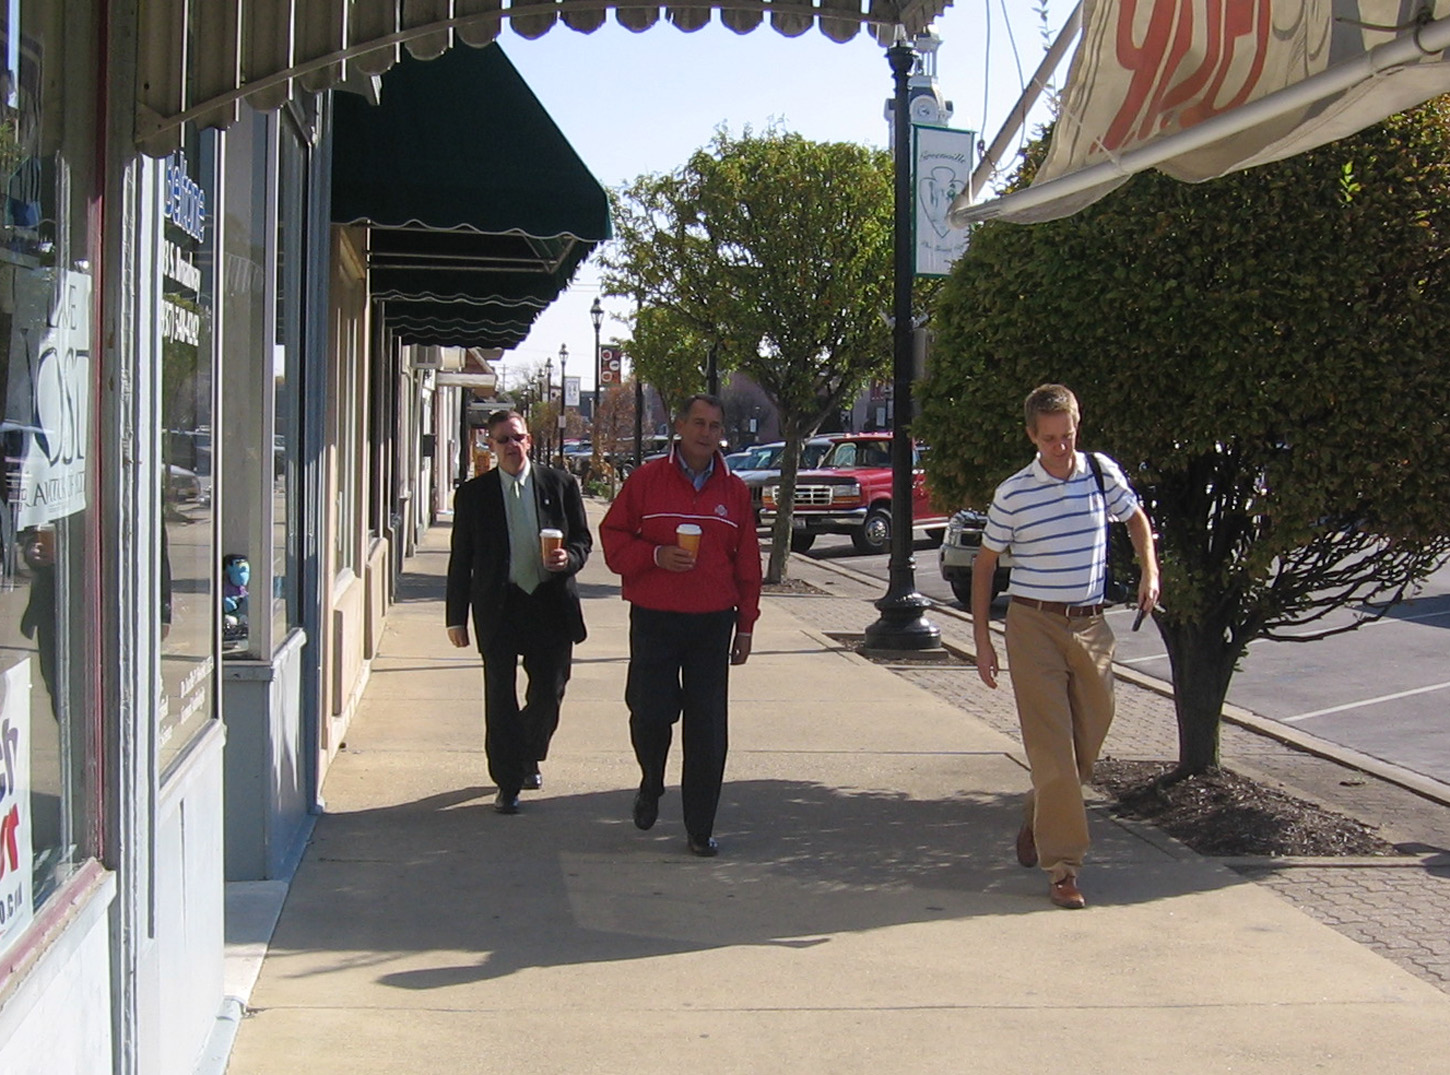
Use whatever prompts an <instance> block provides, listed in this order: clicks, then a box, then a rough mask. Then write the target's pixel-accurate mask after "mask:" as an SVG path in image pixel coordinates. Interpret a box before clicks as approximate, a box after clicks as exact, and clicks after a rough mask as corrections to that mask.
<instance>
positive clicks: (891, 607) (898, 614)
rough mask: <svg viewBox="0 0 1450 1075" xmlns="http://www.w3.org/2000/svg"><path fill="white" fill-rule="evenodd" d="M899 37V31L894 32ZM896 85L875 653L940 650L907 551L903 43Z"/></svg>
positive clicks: (870, 641) (906, 51)
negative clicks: (887, 463) (887, 531)
mask: <svg viewBox="0 0 1450 1075" xmlns="http://www.w3.org/2000/svg"><path fill="white" fill-rule="evenodd" d="M897 32H898V34H899V33H900V31H899V30H898V31H897ZM886 59H887V61H888V62H889V63H890V64H891V73H892V75H893V76H894V78H895V82H896V108H895V113H896V118H895V121H894V124H893V129H892V133H893V134H894V135H895V146H894V154H895V164H896V177H895V180H896V181H895V217H894V227H895V231H896V235H895V244H894V253H895V259H894V260H895V275H896V279H895V289H894V292H893V303H892V314H893V323H892V326H891V336H892V344H893V349H892V391H891V400H892V403H891V564H890V568H889V581H888V583H887V587H886V594H885V596H884V597H882V598H881V599H880V600H878V601H877V602H876V607H877V609H879V610H880V612H881V617H880V619H878V620H877V621H876V622H875V623H873V624H870V625H869V626H868V627H867V628H866V645H867V647H868V648H870V649H881V650H925V649H937V648H939V647H940V646H941V628H939V627H937V626H936V624H934V623H932V622H931V621H930V620H928V619H927V618H926V615H925V613H926V610H927V609H928V608H930V607H931V599H930V598H928V597H924V596H922V595H921V594H919V593H917V591H916V557H915V556H913V555H912V552H911V487H912V473H911V470H912V466H911V463H912V445H911V418H912V414H911V412H912V403H911V376H912V373H913V370H912V357H913V356H912V333H913V328H914V326H913V324H912V317H911V283H912V277H913V275H914V273H913V271H912V257H911V254H912V236H911V171H912V167H911V116H910V115H909V114H908V110H907V106H908V103H909V102H908V100H907V97H908V89H907V80H908V78H909V77H910V76H911V69H912V67H913V66H914V65H915V63H916V53H915V51H914V50H913V49H912V47H911V45H910V44H908V43H907V42H906V41H905V40H903V39H901V38H898V40H897V42H896V44H894V45H892V46H891V47H890V48H889V49H887V50H886Z"/></svg>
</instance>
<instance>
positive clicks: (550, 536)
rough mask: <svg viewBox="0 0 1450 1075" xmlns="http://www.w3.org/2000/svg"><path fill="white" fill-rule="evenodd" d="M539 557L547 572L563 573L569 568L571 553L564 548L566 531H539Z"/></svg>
mask: <svg viewBox="0 0 1450 1075" xmlns="http://www.w3.org/2000/svg"><path fill="white" fill-rule="evenodd" d="M539 556H540V558H541V559H542V560H543V562H544V570H545V571H563V570H564V569H565V568H566V567H568V566H569V551H568V550H567V549H565V548H564V531H562V530H555V529H553V528H552V527H545V528H544V529H543V530H540V531H539Z"/></svg>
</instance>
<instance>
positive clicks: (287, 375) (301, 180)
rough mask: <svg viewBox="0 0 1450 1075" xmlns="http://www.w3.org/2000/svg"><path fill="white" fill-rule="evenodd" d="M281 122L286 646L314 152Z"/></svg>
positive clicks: (279, 366)
mask: <svg viewBox="0 0 1450 1075" xmlns="http://www.w3.org/2000/svg"><path fill="white" fill-rule="evenodd" d="M275 122H276V123H277V127H278V129H277V192H278V196H277V274H276V285H277V292H276V294H277V320H276V341H275V346H274V347H273V348H272V385H273V403H274V407H275V413H274V420H275V433H276V436H275V440H276V444H275V447H274V450H275V453H276V458H277V467H276V475H275V479H274V481H273V485H272V504H273V509H272V510H273V516H272V547H271V556H272V576H273V584H272V631H273V637H274V638H275V639H276V640H277V642H278V643H279V644H280V643H281V642H282V640H283V639H285V638H286V637H287V632H288V631H289V630H290V629H291V628H293V627H296V626H299V625H300V623H301V612H300V609H299V607H298V602H297V593H298V591H297V573H298V567H299V555H298V548H299V546H298V537H299V535H298V528H299V526H300V521H301V514H300V512H299V511H298V510H297V463H298V457H299V453H300V451H301V443H302V409H301V398H300V393H299V391H298V385H299V383H300V381H301V370H302V316H303V309H302V295H303V289H304V280H303V265H304V262H305V251H306V246H305V243H306V232H305V223H306V218H305V215H304V213H303V207H304V206H305V204H306V191H307V186H306V176H307V151H306V149H305V148H304V145H303V140H302V137H301V134H300V132H299V131H298V130H297V129H296V126H295V123H294V121H293V119H292V117H291V116H290V114H288V113H285V112H284V113H282V114H279V115H278V116H277V118H276V120H275Z"/></svg>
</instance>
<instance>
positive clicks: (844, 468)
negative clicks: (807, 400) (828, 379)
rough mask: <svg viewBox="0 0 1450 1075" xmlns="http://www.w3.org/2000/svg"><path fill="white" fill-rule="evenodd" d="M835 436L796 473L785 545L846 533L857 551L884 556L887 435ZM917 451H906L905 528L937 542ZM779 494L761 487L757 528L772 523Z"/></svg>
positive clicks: (939, 530) (939, 523) (938, 528)
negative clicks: (820, 456)
mask: <svg viewBox="0 0 1450 1075" xmlns="http://www.w3.org/2000/svg"><path fill="white" fill-rule="evenodd" d="M835 438H838V439H836V443H835V444H833V445H832V446H831V449H830V451H828V452H827V453H826V455H825V458H824V459H822V460H821V462H820V464H819V465H818V466H817V467H816V468H814V469H812V470H802V471H801V472H800V473H799V474H797V475H796V487H795V514H794V523H793V529H792V533H791V541H790V547H791V548H792V549H794V550H795V551H796V552H804V551H805V550H807V549H809V548H810V547H811V546H812V545H813V544H815V540H816V535H817V534H847V535H849V536H850V538H851V543H852V544H853V545H855V546H856V548H857V550H858V551H860V552H885V551H886V550H887V549H888V548H890V545H891V434H890V433H856V434H851V435H847V436H841V435H839V434H835V435H833V439H835ZM923 451H924V449H922V448H921V447H920V446H919V445H916V446H913V448H912V471H911V474H912V477H911V489H912V493H911V525H912V527H913V529H920V530H925V531H926V532H927V534H928V536H930V537H932V538H934V539H936V540H940V539H941V536H942V535H943V534H944V533H945V532H946V526H947V516H946V515H944V514H943V513H941V512H940V511H937V510H935V509H934V508H933V507H932V505H931V497H930V495H929V494H928V493H927V489H926V475H925V474H923V473H922V469H921V456H922V452H923ZM779 493H780V485H779V483H778V482H771V483H769V484H767V485H766V486H765V489H764V491H763V496H762V505H761V507H762V511H761V523H762V525H769V524H770V523H771V521H772V520H774V518H775V509H776V506H777V503H778V497H779Z"/></svg>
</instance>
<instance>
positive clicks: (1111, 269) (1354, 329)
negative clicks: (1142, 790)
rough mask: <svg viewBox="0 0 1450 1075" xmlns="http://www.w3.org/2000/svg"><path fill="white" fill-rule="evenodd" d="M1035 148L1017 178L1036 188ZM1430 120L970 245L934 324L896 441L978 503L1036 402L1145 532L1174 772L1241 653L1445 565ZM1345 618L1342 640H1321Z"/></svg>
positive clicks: (1445, 412) (1202, 737)
mask: <svg viewBox="0 0 1450 1075" xmlns="http://www.w3.org/2000/svg"><path fill="white" fill-rule="evenodd" d="M1041 148H1042V147H1041V145H1040V144H1039V145H1037V146H1036V147H1035V150H1036V151H1035V153H1033V154H1030V155H1029V159H1028V163H1027V165H1026V166H1025V167H1024V169H1023V174H1022V175H1021V176H1020V177H1019V180H1018V182H1019V183H1023V182H1026V181H1027V180H1029V179H1030V178H1031V174H1032V171H1033V168H1034V167H1035V165H1036V162H1037V161H1039V160H1040V157H1041ZM1447 255H1450V103H1447V101H1446V100H1444V99H1442V100H1439V101H1434V102H1431V103H1430V104H1428V105H1425V106H1422V107H1421V108H1419V109H1417V110H1415V111H1413V112H1410V113H1407V114H1404V115H1401V116H1396V117H1393V118H1391V119H1390V120H1387V121H1386V122H1384V123H1382V124H1380V125H1378V126H1376V127H1373V128H1370V129H1368V130H1366V131H1362V132H1360V133H1359V134H1357V135H1355V136H1353V137H1350V138H1346V139H1344V140H1342V141H1340V142H1336V143H1333V144H1331V145H1328V146H1325V147H1323V148H1321V149H1318V150H1315V151H1313V152H1311V153H1307V154H1304V155H1302V156H1298V157H1293V158H1290V159H1288V160H1285V161H1282V162H1279V163H1277V164H1271V165H1267V166H1264V167H1262V168H1258V169H1254V170H1251V171H1247V172H1242V173H1238V174H1235V175H1232V176H1228V177H1225V178H1222V179H1218V180H1215V181H1212V182H1209V183H1204V184H1201V185H1187V184H1183V183H1179V182H1176V181H1174V180H1171V179H1168V178H1166V177H1164V176H1162V175H1159V174H1156V173H1151V174H1143V175H1140V176H1138V177H1136V178H1135V179H1134V180H1132V181H1131V182H1130V183H1129V184H1128V185H1126V186H1125V187H1123V188H1122V189H1120V190H1119V191H1117V192H1116V193H1114V194H1112V195H1110V196H1109V197H1108V198H1105V199H1104V200H1103V201H1101V202H1099V203H1098V204H1097V205H1095V206H1093V207H1091V208H1089V209H1087V210H1084V211H1083V212H1081V213H1078V214H1077V215H1076V216H1073V217H1069V218H1067V219H1064V220H1059V221H1054V222H1051V223H1046V224H1038V225H1032V226H1026V227H1023V226H1018V225H1012V224H1005V223H994V224H987V225H983V226H981V227H980V228H979V229H978V230H977V231H976V232H975V233H974V234H973V236H972V243H971V248H970V250H969V251H968V253H967V254H966V256H965V257H963V258H962V259H961V261H960V262H958V264H957V266H956V269H955V271H954V273H953V275H952V276H951V278H950V279H949V280H948V281H947V283H946V285H945V287H944V289H943V292H942V294H941V296H940V301H939V303H938V306H937V310H936V312H935V315H934V320H935V325H936V329H937V347H936V351H935V354H936V359H935V365H934V368H933V369H932V371H931V373H930V376H929V378H928V379H927V380H926V382H925V383H924V385H923V387H922V391H921V399H922V414H921V418H920V420H919V422H918V425H917V428H918V430H920V431H921V432H922V434H923V435H924V436H926V437H927V438H928V439H929V440H930V441H931V443H932V445H933V450H932V453H931V456H930V457H929V460H928V464H927V465H928V469H929V472H930V479H931V481H932V484H933V486H934V488H935V489H936V490H937V491H938V492H939V493H940V494H944V495H945V496H949V497H951V498H952V499H955V500H960V501H961V502H964V503H967V504H975V505H979V506H980V505H984V504H986V503H987V501H988V499H989V498H990V494H991V490H992V488H993V486H994V485H995V484H996V483H997V482H998V481H999V480H1001V479H1002V478H1004V477H1006V476H1007V475H1008V474H1009V473H1011V472H1012V471H1014V470H1016V469H1017V468H1018V467H1020V466H1021V465H1022V462H1023V459H1024V453H1025V451H1026V450H1027V449H1028V448H1029V445H1028V443H1027V441H1026V438H1025V436H1024V434H1023V417H1022V410H1021V408H1022V400H1023V399H1024V397H1025V396H1026V395H1027V393H1028V392H1029V391H1030V390H1031V389H1032V388H1033V387H1035V386H1036V385H1038V384H1040V383H1042V382H1046V381H1058V382H1062V383H1064V384H1067V385H1068V386H1069V387H1071V388H1073V390H1074V391H1075V392H1076V393H1077V394H1078V397H1079V399H1080V400H1081V402H1082V407H1083V422H1082V430H1081V433H1080V436H1079V445H1080V446H1082V447H1085V448H1092V449H1102V450H1105V451H1107V452H1108V453H1109V454H1111V455H1112V456H1114V457H1115V458H1116V459H1118V460H1119V461H1120V462H1122V463H1123V465H1124V468H1125V469H1126V470H1127V472H1128V474H1129V477H1130V478H1131V479H1132V480H1133V481H1134V483H1135V485H1136V487H1137V489H1138V491H1139V493H1140V495H1141V496H1142V498H1143V501H1144V507H1145V508H1146V509H1147V511H1148V514H1149V516H1150V518H1151V519H1152V520H1153V523H1154V526H1155V529H1156V531H1157V533H1158V535H1159V558H1160V561H1161V566H1162V573H1163V598H1162V606H1163V607H1162V609H1161V610H1160V611H1158V612H1157V613H1156V614H1155V617H1154V618H1155V620H1156V621H1157V624H1158V628H1159V631H1160V632H1161V634H1162V637H1163V640H1164V643H1165V646H1166V649H1167V651H1168V656H1169V659H1170V662H1171V666H1172V674H1173V683H1174V688H1175V703H1176V706H1177V718H1178V731H1179V760H1178V766H1177V768H1176V769H1175V770H1174V772H1173V773H1172V774H1169V777H1168V778H1167V779H1170V780H1171V779H1175V778H1176V777H1178V776H1183V775H1188V774H1191V773H1196V772H1200V771H1202V770H1204V769H1206V768H1208V767H1210V766H1213V765H1216V764H1217V762H1218V750H1219V728H1220V719H1221V713H1222V708H1223V702H1224V698H1225V696H1226V694H1227V692H1228V686H1229V682H1230V680H1231V678H1232V676H1233V673H1234V670H1235V668H1236V667H1237V663H1238V661H1239V660H1240V658H1242V656H1243V655H1244V653H1245V650H1246V647H1247V646H1248V644H1249V643H1250V642H1252V641H1254V640H1255V639H1261V638H1266V639H1275V640H1284V641H1294V642H1306V641H1312V640H1314V639H1317V638H1322V637H1325V636H1326V635H1329V634H1334V633H1338V632H1339V631H1343V630H1349V629H1352V626H1357V625H1358V624H1362V623H1365V622H1368V621H1369V620H1372V619H1374V618H1377V617H1378V616H1380V615H1383V613H1384V612H1385V611H1386V610H1387V609H1388V608H1389V607H1390V606H1391V605H1393V604H1394V603H1395V602H1397V601H1400V600H1401V599H1403V598H1404V596H1405V595H1406V594H1407V593H1409V592H1411V591H1412V590H1413V588H1414V587H1415V585H1416V584H1417V582H1418V581H1420V580H1422V579H1423V578H1424V577H1425V576H1426V575H1427V574H1429V573H1430V572H1431V571H1432V570H1433V569H1434V568H1435V567H1437V566H1438V565H1439V564H1440V563H1441V562H1442V561H1443V559H1444V557H1445V555H1446V553H1447V551H1450V539H1447V537H1446V535H1447V533H1450V525H1447V520H1450V467H1447V466H1446V465H1445V438H1446V434H1447V423H1450V353H1447V348H1446V346H1445V326H1446V325H1447V324H1450V258H1447ZM1342 608H1352V609H1354V610H1355V611H1356V613H1357V616H1358V618H1357V619H1356V621H1355V622H1354V624H1353V625H1351V626H1344V625H1342V624H1335V625H1331V624H1330V621H1328V620H1327V619H1326V617H1327V616H1328V614H1329V613H1331V612H1332V611H1334V610H1336V609H1342Z"/></svg>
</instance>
